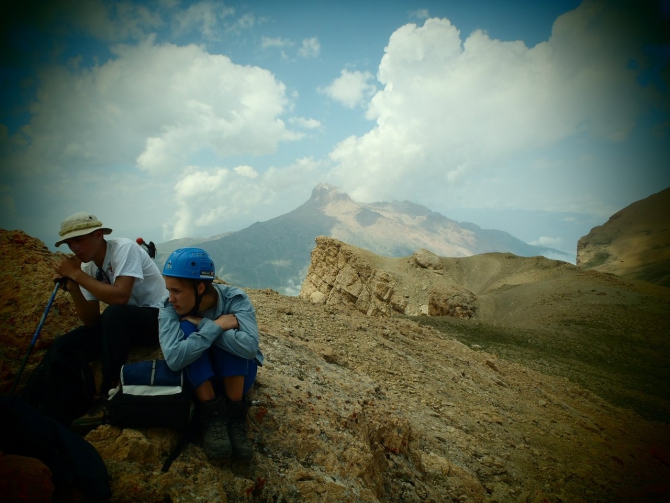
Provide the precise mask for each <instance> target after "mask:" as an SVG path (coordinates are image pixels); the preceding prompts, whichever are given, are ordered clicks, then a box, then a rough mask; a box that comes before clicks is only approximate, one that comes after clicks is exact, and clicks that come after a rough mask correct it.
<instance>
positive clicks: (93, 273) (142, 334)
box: [24, 213, 166, 426]
mask: <svg viewBox="0 0 670 503" xmlns="http://www.w3.org/2000/svg"><path fill="white" fill-rule="evenodd" d="M111 232H112V229H109V228H107V227H103V225H102V222H100V220H98V219H97V217H96V216H95V215H91V214H89V213H75V214H74V215H71V216H69V217H68V218H66V219H65V220H64V221H63V222H62V224H61V230H60V232H59V234H60V236H61V240H60V241H58V242H57V243H56V246H57V247H58V246H60V245H61V244H63V243H65V244H67V245H68V247H69V248H70V250H71V251H72V253H73V254H74V257H71V256H70V257H64V258H63V259H62V260H61V261H60V263H59V264H58V265H57V266H56V273H57V276H56V279H57V280H58V281H61V282H62V284H63V288H64V289H65V290H66V291H67V292H68V293H69V294H70V296H71V298H72V301H73V303H74V308H75V310H76V313H77V316H79V319H81V321H82V322H83V326H80V327H78V328H76V329H74V330H72V331H71V332H69V333H67V334H65V335H63V336H61V337H58V338H57V339H56V341H55V343H54V345H53V346H52V347H51V348H50V349H49V351H48V352H47V354H46V355H45V357H44V359H43V361H42V363H41V364H40V366H39V367H38V368H37V369H36V371H35V372H34V373H33V376H31V379H30V382H29V383H28V385H27V387H26V390H25V391H24V398H26V400H27V401H28V402H29V403H32V405H33V406H36V407H38V408H39V409H40V410H42V411H43V412H44V413H45V414H47V415H49V416H51V417H53V418H54V419H57V420H58V421H60V422H62V423H63V424H65V426H70V422H71V421H72V419H74V418H75V417H78V416H79V415H80V413H81V411H79V413H77V412H76V411H73V410H63V408H65V407H64V406H63V403H62V401H61V403H59V402H58V401H57V397H58V395H59V394H60V395H62V396H67V395H65V394H63V391H62V390H58V389H54V387H58V386H59V385H60V384H62V385H63V386H64V385H65V384H64V383H67V385H68V386H69V385H72V381H74V380H75V378H76V376H72V375H70V376H67V378H66V376H65V374H66V373H67V370H68V369H67V368H65V369H64V368H62V367H64V366H65V367H67V366H70V367H72V366H73V365H72V364H71V363H68V364H63V363H62V362H64V361H68V362H72V361H75V360H73V359H69V360H68V359H64V358H61V356H62V355H64V354H67V355H75V356H76V357H77V358H80V359H83V360H84V361H85V362H90V361H92V360H95V359H101V362H102V383H101V385H100V394H99V395H98V398H99V399H101V398H104V397H106V396H107V393H108V391H109V390H110V389H111V388H113V387H114V386H116V381H117V380H118V378H119V372H120V369H121V366H122V365H123V364H124V363H125V361H126V359H127V358H128V353H129V350H130V348H131V347H132V346H149V345H156V346H157V345H158V304H159V302H160V300H161V298H162V297H163V296H164V295H165V294H166V289H165V281H164V280H163V276H162V275H161V272H160V270H159V269H158V267H157V266H156V264H155V263H154V262H153V260H151V258H150V257H149V255H147V253H146V252H145V251H144V250H142V248H140V246H138V245H137V243H136V242H135V241H132V240H130V239H125V238H116V239H105V236H106V235H108V234H110V233H111ZM100 302H103V303H105V304H107V305H108V306H107V307H106V308H105V310H104V311H103V312H102V313H100ZM54 362H61V364H60V365H59V366H58V365H56V366H54ZM70 370H72V369H70ZM86 370H88V369H86ZM50 388H51V390H50V391H49V389H50ZM75 405H77V406H78V407H83V410H86V408H87V406H90V400H89V403H88V404H75ZM78 407H75V409H76V408H78ZM70 409H71V407H70ZM97 419H99V418H97Z"/></svg>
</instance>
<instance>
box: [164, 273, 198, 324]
mask: <svg viewBox="0 0 670 503" xmlns="http://www.w3.org/2000/svg"><path fill="white" fill-rule="evenodd" d="M164 278H165V286H166V287H167V290H168V293H169V294H170V296H169V297H168V301H169V302H170V304H172V307H174V310H175V311H177V314H179V315H180V316H184V315H187V314H188V313H190V312H191V309H193V308H194V307H195V291H194V290H193V285H192V284H191V282H190V281H187V280H184V279H180V278H173V277H171V276H165V277H164Z"/></svg>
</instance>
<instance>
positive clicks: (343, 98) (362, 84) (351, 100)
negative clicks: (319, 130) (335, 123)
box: [318, 69, 377, 108]
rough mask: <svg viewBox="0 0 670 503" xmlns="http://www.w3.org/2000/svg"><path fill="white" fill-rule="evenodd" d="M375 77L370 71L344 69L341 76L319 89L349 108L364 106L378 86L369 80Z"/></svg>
mask: <svg viewBox="0 0 670 503" xmlns="http://www.w3.org/2000/svg"><path fill="white" fill-rule="evenodd" d="M373 78H374V77H373V75H372V74H371V73H370V72H359V71H353V72H350V71H349V70H346V69H344V70H342V71H341V72H340V76H339V77H338V78H336V79H335V80H333V82H332V83H331V84H330V85H329V86H326V87H324V88H319V89H318V91H319V92H321V93H323V94H325V95H327V96H329V97H330V98H332V99H333V100H335V101H337V102H339V103H341V104H342V105H344V106H345V107H347V108H354V107H356V106H363V105H364V104H366V103H367V100H369V99H370V98H371V97H372V96H373V95H374V93H375V92H376V91H377V88H376V87H375V85H374V84H370V83H369V81H370V80H372V79H373Z"/></svg>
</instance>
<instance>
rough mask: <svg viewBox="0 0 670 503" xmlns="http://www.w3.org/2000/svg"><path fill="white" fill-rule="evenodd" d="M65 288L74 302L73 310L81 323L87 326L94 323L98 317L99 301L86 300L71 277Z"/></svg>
mask: <svg viewBox="0 0 670 503" xmlns="http://www.w3.org/2000/svg"><path fill="white" fill-rule="evenodd" d="M65 289H66V290H67V292H68V293H69V294H70V297H71V298H72V302H73V303H74V310H75V312H76V313H77V316H78V317H79V319H80V320H81V321H82V323H83V324H84V325H87V326H91V325H95V324H96V323H97V322H98V320H99V319H100V302H98V301H97V300H86V298H85V297H84V294H83V293H81V289H80V288H79V285H78V284H77V283H75V282H74V281H72V280H71V279H68V280H67V283H66V286H65Z"/></svg>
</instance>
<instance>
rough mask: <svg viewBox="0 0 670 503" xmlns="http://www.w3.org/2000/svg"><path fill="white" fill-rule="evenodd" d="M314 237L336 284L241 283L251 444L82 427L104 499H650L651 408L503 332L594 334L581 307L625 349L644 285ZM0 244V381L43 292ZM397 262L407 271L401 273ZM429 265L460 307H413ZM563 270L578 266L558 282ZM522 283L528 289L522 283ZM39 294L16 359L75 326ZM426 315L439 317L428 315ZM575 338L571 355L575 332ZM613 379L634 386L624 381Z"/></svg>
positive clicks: (7, 241) (29, 256)
mask: <svg viewBox="0 0 670 503" xmlns="http://www.w3.org/2000/svg"><path fill="white" fill-rule="evenodd" d="M332 241H333V242H328V243H327V245H328V246H327V247H326V248H325V249H323V250H322V251H323V252H324V253H330V254H331V255H332V258H333V262H334V263H335V264H339V265H341V266H342V267H339V266H338V271H339V272H338V271H334V270H332V271H331V272H333V273H334V274H335V275H334V277H332V278H331V287H333V288H331V290H335V291H339V293H338V294H337V295H335V294H333V295H330V294H323V297H321V298H319V296H318V295H314V296H313V297H314V299H313V300H317V301H318V302H319V303H313V302H310V300H308V299H307V298H297V297H286V296H282V295H279V294H277V293H276V292H273V291H270V290H249V292H248V293H249V294H250V297H251V299H252V301H253V303H254V305H255V306H256V309H257V315H258V321H259V327H260V330H261V332H262V334H261V347H262V350H263V352H264V354H265V355H266V364H265V365H264V367H263V368H262V369H260V371H259V375H258V381H257V385H256V386H255V387H254V389H253V390H252V396H251V398H252V400H253V406H252V407H251V409H250V413H249V419H250V436H251V438H252V439H253V440H254V444H255V446H256V455H255V458H254V460H253V461H252V462H251V463H250V464H248V465H239V464H238V463H232V464H231V463H223V464H213V463H210V462H209V461H208V460H207V458H206V456H205V455H204V453H203V452H202V450H201V448H200V447H198V446H197V445H189V446H187V448H186V449H185V450H184V451H183V453H182V454H181V456H180V457H179V458H178V459H177V461H175V463H174V464H173V466H172V468H171V469H170V471H169V472H168V473H162V472H161V471H160V466H161V464H162V461H163V460H164V458H165V456H166V455H167V452H169V450H170V448H171V446H172V445H174V443H175V442H176V434H175V433H174V432H170V431H166V430H159V429H150V430H142V431H140V430H131V429H126V430H120V429H118V428H114V427H111V426H101V427H99V428H97V429H96V430H93V431H92V432H90V433H89V434H88V435H87V437H86V438H87V440H89V441H90V442H91V443H92V444H93V445H94V446H95V447H96V449H98V451H99V452H100V454H101V456H102V457H103V459H104V460H105V463H106V464H107V467H108V470H109V472H110V474H111V476H112V489H113V492H114V495H113V497H112V501H172V502H178V501H184V502H186V501H275V502H276V501H351V502H357V501H398V502H400V501H407V502H409V501H435V502H442V501H460V502H479V501H481V502H489V501H498V502H508V501H509V502H551V503H558V502H560V501H563V502H606V501H607V502H612V501H621V502H628V501H650V502H651V501H667V499H668V496H669V494H670V493H669V492H668V491H669V487H668V484H667V481H668V480H670V455H669V454H668V450H669V446H670V430H669V428H668V425H667V424H665V423H661V422H654V421H649V420H646V419H643V418H642V417H641V416H640V415H639V414H638V413H636V412H634V411H633V410H627V409H622V408H618V407H616V406H614V405H612V400H610V401H609V402H608V401H605V400H604V399H603V398H601V397H599V396H598V395H597V394H596V393H594V392H593V391H590V390H589V387H588V386H585V385H584V384H580V383H578V382H577V380H576V379H574V378H573V377H571V376H569V375H565V374H566V372H563V371H562V370H561V369H562V368H563V364H564V362H565V361H568V360H569V358H568V357H569V355H565V356H564V358H563V359H557V360H556V361H551V365H552V367H551V368H548V370H549V371H546V372H541V371H538V369H542V368H543V367H542V366H540V365H535V366H534V367H535V368H533V367H532V366H529V365H524V364H522V363H519V362H517V361H514V358H513V356H514V354H513V353H514V351H513V349H512V348H513V343H514V339H513V337H512V335H510V334H517V333H518V331H519V330H521V331H522V333H524V337H525V336H528V337H529V338H532V337H534V336H537V337H538V338H540V339H542V340H538V341H537V343H536V344H535V346H537V347H539V348H540V349H542V348H543V347H546V346H551V344H552V343H551V341H549V340H545V337H550V338H553V339H556V338H561V337H566V338H568V339H570V338H571V337H572V338H573V339H574V340H578V339H579V338H580V337H582V338H583V339H588V338H591V337H593V336H594V334H598V333H600V332H599V331H600V330H603V329H602V328H589V327H586V328H588V330H587V331H582V330H581V327H583V326H584V325H583V323H582V322H584V320H591V321H590V323H592V324H594V325H597V326H598V327H600V326H601V324H606V325H607V326H609V327H611V330H609V333H612V334H619V335H616V337H614V340H615V342H616V345H617V346H620V347H627V348H628V352H629V353H635V354H636V355H637V356H636V358H638V359H639V360H643V359H644V358H645V357H647V356H649V355H650V354H651V353H652V352H653V348H654V347H657V346H654V345H655V344H662V341H661V340H660V339H661V336H660V335H659V336H658V337H657V338H656V339H655V338H654V337H655V334H654V332H655V331H654V330H649V329H650V328H658V327H659V326H660V327H661V329H663V330H664V328H663V327H666V326H667V322H668V306H669V305H670V304H669V303H668V298H667V297H666V296H664V292H663V291H662V290H654V289H651V290H650V289H648V288H647V287H646V285H642V284H633V283H627V282H626V283H625V284H624V285H623V286H622V285H621V284H619V281H620V280H618V279H617V278H613V277H608V276H602V275H597V276H593V277H591V276H589V275H585V274H584V273H583V272H580V271H573V272H574V273H575V275H577V274H582V275H583V276H580V277H575V278H573V279H572V280H570V279H569V277H568V276H565V277H564V276H563V272H562V271H563V270H565V271H568V270H569V269H568V268H567V265H563V264H562V263H553V261H547V262H544V260H545V259H538V264H536V265H533V264H532V263H524V264H525V265H523V266H521V267H517V268H516V269H515V268H510V269H509V270H506V269H505V268H504V267H503V266H501V265H500V264H501V263H502V264H506V263H507V262H509V263H512V262H515V261H516V260H517V259H514V258H503V259H502V260H499V257H498V258H496V259H495V260H494V259H491V260H489V259H485V260H484V261H483V262H482V263H478V264H477V267H476V268H475V269H476V270H477V271H479V272H481V274H480V275H479V276H477V277H479V278H480V279H479V280H476V281H475V279H476V278H475V276H472V279H467V278H470V277H471V276H468V274H466V273H467V271H468V270H469V268H468V266H469V265H471V264H468V263H467V262H459V264H460V265H459V266H458V267H456V266H452V267H446V266H447V265H449V262H448V261H447V262H444V259H440V260H439V261H438V262H439V263H434V265H433V268H430V266H427V267H423V266H417V264H416V262H417V261H416V260H415V259H412V258H406V259H395V260H399V261H402V260H404V264H403V263H401V262H398V263H396V264H394V265H393V266H392V267H391V268H388V269H387V270H383V269H382V268H381V266H382V265H383V264H382V263H381V262H379V261H377V260H378V259H377V258H375V257H374V256H367V255H365V254H358V253H357V252H356V250H345V252H351V253H350V254H349V255H347V253H342V249H343V245H341V244H340V245H339V248H337V247H338V245H337V242H334V240H332ZM332 246H335V248H332ZM0 247H1V248H2V249H1V250H0V251H2V253H3V255H2V256H3V257H9V260H4V261H3V265H2V281H1V282H0V284H1V286H0V288H2V290H1V294H0V301H1V302H2V304H0V317H1V320H2V326H3V331H2V333H0V351H1V353H0V355H1V356H2V358H3V364H2V365H3V367H2V369H3V373H2V374H1V375H0V381H1V385H2V387H3V390H8V388H9V387H10V386H11V382H12V380H13V377H14V373H15V372H16V370H17V367H18V360H19V359H20V357H21V356H22V355H23V353H24V352H25V348H26V347H27V343H28V341H29V339H30V336H31V335H32V332H33V331H34V327H35V326H36V324H37V322H38V321H39V317H40V316H41V314H42V311H43V308H44V306H45V305H46V301H47V299H48V297H49V294H50V293H51V291H52V284H51V283H50V274H49V267H48V264H49V261H51V260H53V256H52V255H51V254H50V253H49V252H48V250H46V248H44V247H43V246H42V245H41V243H39V242H37V241H35V240H33V239H32V238H30V237H29V236H26V235H24V234H22V233H0ZM336 248H337V249H336ZM347 256H348V257H349V259H347ZM352 257H353V262H352V260H351V258H352ZM429 258H430V257H429ZM459 260H466V259H459ZM519 260H520V259H519ZM528 260H533V259H528ZM412 261H413V262H414V264H413V265H412V263H411V262H412ZM487 261H488V262H487ZM354 262H355V263H357V264H358V266H360V267H358V266H357V268H354V267H353V265H352V263H354ZM314 263H315V260H314V256H313V264H314ZM442 263H443V264H444V265H445V267H438V266H439V264H442ZM487 264H488V265H487ZM496 264H498V265H496ZM452 265H453V264H452ZM347 267H349V268H351V269H352V270H354V271H357V272H356V277H359V278H365V277H366V274H367V275H368V276H367V278H368V279H369V278H373V282H372V283H369V282H363V283H361V285H359V287H360V288H358V287H356V286H355V281H352V282H349V284H348V285H346V283H347V282H346V281H342V282H339V280H338V279H337V278H338V275H340V280H343V279H344V275H342V271H343V270H348V269H347ZM366 267H367V268H366ZM459 267H460V269H459ZM487 267H489V270H488V272H487V269H486V268H487ZM570 267H572V266H570ZM521 270H523V271H525V272H521ZM402 271H406V272H407V277H408V278H410V277H411V278H414V279H412V280H411V281H410V280H405V279H403V277H404V276H403V274H404V273H403V274H401V272H402ZM459 271H460V272H459ZM514 271H516V272H514ZM410 272H411V273H412V274H410ZM570 274H572V273H570ZM593 274H597V273H593ZM459 275H461V276H459ZM553 275H556V277H554V276H553ZM486 276H488V277H489V279H488V280H484V278H485V277H486ZM437 277H442V278H444V277H450V278H451V284H455V285H457V286H458V287H459V288H464V289H467V290H469V291H470V292H473V293H474V294H475V296H476V299H475V300H474V301H473V302H475V303H476V309H475V313H476V314H475V316H474V317H473V318H470V319H467V318H462V319H453V318H450V319H449V321H445V319H441V320H439V319H438V318H436V317H428V316H421V312H422V311H421V310H422V306H427V305H428V304H429V292H430V291H431V290H432V287H433V286H435V285H431V284H429V283H426V282H425V281H424V280H425V279H426V278H430V279H431V281H433V280H434V279H435V278H437ZM515 277H516V278H527V280H526V281H525V282H524V281H521V280H520V279H518V280H517V281H516V282H514V281H512V278H515ZM531 277H535V278H536V280H534V281H530V280H529V279H528V278H531ZM321 278H322V279H324V278H325V276H323V277H321ZM351 278H353V276H351V277H350V279H351ZM375 278H376V279H375ZM579 278H581V280H583V281H584V283H580V282H579V281H578V282H577V283H575V284H574V285H573V286H572V287H570V281H577V280H578V279H579ZM594 278H595V279H594ZM456 280H458V281H456ZM581 280H580V281H581ZM592 280H593V281H592ZM375 281H376V282H375ZM403 281H407V282H406V283H404V282H403ZM501 282H502V283H501ZM561 282H564V283H565V284H563V286H562V287H561V284H562V283H561ZM610 283H611V284H610ZM531 284H535V286H528V285H531ZM542 284H544V285H543V286H542ZM337 285H339V286H338V287H337V288H335V286H337ZM343 285H344V286H345V287H347V288H349V289H350V290H351V291H355V290H358V295H357V296H356V295H353V294H352V293H351V292H348V293H347V288H339V287H340V286H343ZM371 285H373V286H374V285H376V287H379V288H380V289H378V290H375V289H374V288H372V289H371ZM478 285H479V286H478ZM505 285H507V286H505ZM575 285H576V286H575ZM626 285H629V286H626ZM384 286H385V288H382V287H384ZM587 286H588V287H589V288H588V289H587ZM424 287H425V288H424ZM405 288H407V290H405ZM524 288H528V289H529V292H527V293H525V294H523V295H522V293H523V291H524V290H523V289H524ZM561 288H563V290H561ZM657 288H658V287H657ZM576 290H579V291H581V292H582V293H581V294H579V295H577V294H576ZM665 290H667V289H665ZM314 291H315V290H313V291H312V293H314ZM365 291H367V292H368V293H369V295H368V297H367V300H365V295H361V292H365ZM370 292H372V293H370ZM375 292H377V293H381V294H382V295H381V296H376V294H375ZM496 292H497V293H496ZM599 292H604V294H599ZM617 292H619V293H617ZM394 294H395V295H394ZM310 295H311V294H310ZM310 295H308V297H309V296H310ZM417 295H418V296H419V297H420V298H419V297H416V296H417ZM666 295H667V294H666ZM384 297H386V300H384ZM361 298H364V300H363V301H360V302H359V299H361ZM392 298H393V299H395V300H394V303H395V305H396V306H402V305H403V304H404V308H403V309H404V313H405V314H403V315H401V314H400V313H399V312H398V311H397V310H395V308H393V307H389V306H391V304H390V299H392ZM522 298H525V299H529V298H531V299H533V302H530V303H529V302H521V300H520V299H522ZM329 299H330V300H331V302H328V301H329ZM336 299H339V300H337V301H336ZM375 299H376V300H375ZM543 301H544V302H543ZM366 302H367V304H366ZM517 302H520V304H518V306H519V308H518V309H516V308H515V307H514V306H517V304H516V303H517ZM55 305H56V307H57V308H58V309H57V311H54V312H53V313H51V314H50V315H49V318H48V321H47V323H46V325H45V329H44V332H43V335H42V338H41V342H40V347H39V348H38V349H37V350H36V352H35V355H34V357H33V358H32V359H31V362H30V366H34V365H35V364H36V363H37V361H38V360H39V357H40V354H41V353H42V348H44V347H46V346H48V345H49V344H50V342H51V341H52V340H53V337H54V336H55V335H56V334H57V333H60V332H62V331H64V330H65V329H67V328H68V326H75V325H76V320H75V319H74V318H73V317H72V311H71V306H70V305H69V301H68V298H67V295H66V294H60V293H59V294H58V296H57V301H56V304H55ZM533 305H535V307H534V308H533V307H532V306H533ZM371 306H372V307H374V306H377V307H376V308H375V309H376V311H375V309H373V311H375V313H374V315H372V316H371V315H368V314H366V312H368V311H369V310H370V307H371ZM408 306H410V308H409V309H408ZM495 306H498V308H496V307H495ZM580 306H581V307H580ZM621 306H629V307H621ZM426 309H427V307H426ZM362 311H365V312H362ZM631 311H632V312H636V313H638V317H637V318H638V320H640V321H639V325H640V326H639V327H638V329H637V331H636V332H635V339H634V342H633V343H631V341H628V340H627V339H625V332H626V331H627V330H628V328H629V327H630V325H629V323H632V320H633V319H634V318H635V317H633V316H630V319H629V318H627V317H623V318H619V317H618V316H619V314H621V313H622V312H625V313H626V316H629V315H628V313H629V312H631ZM486 313H489V314H486ZM492 313H497V314H492ZM12 320H13V321H12ZM436 320H438V321H445V323H444V324H440V323H437V325H436V326H432V325H431V324H430V323H429V322H430V321H432V322H435V321H436ZM580 323H582V324H580ZM663 323H665V324H666V325H663ZM659 324H660V325H659ZM473 327H474V328H473ZM545 329H546V330H548V331H545ZM524 331H525V332H524ZM619 332H621V333H619ZM499 333H500V334H503V336H505V334H508V335H507V336H505V337H507V338H506V339H505V343H506V344H507V346H505V347H508V349H507V350H506V351H507V353H505V352H504V351H498V350H497V349H496V347H495V346H494V345H493V343H491V346H490V347H489V343H488V342H486V341H493V340H494V339H495V338H496V336H497V335H498V334H499ZM665 333H666V334H667V333H668V332H667V331H666V332H665ZM476 334H479V335H476ZM580 334H582V335H580ZM477 337H479V339H477ZM610 338H611V337H610ZM459 339H460V340H459ZM657 339H658V340H657ZM461 341H464V342H466V344H464V343H463V342H461ZM603 341H605V342H603ZM606 341H607V336H606V335H605V334H604V333H603V335H602V336H601V338H600V339H598V338H596V339H595V342H593V343H592V344H591V347H593V348H594V351H595V352H596V354H597V355H600V354H601V353H602V355H604V356H603V358H607V357H609V353H607V349H606V348H607V344H606ZM568 346H569V345H568ZM501 347H502V346H501ZM533 347H534V346H533V344H530V343H527V344H526V347H525V348H523V347H522V353H524V354H525V355H532V351H529V349H528V348H530V349H533ZM561 347H562V346H561ZM576 347H577V350H576V354H575V355H574V358H573V359H578V358H580V357H581V356H582V355H583V354H584V352H585V351H586V349H584V348H587V347H589V344H588V343H587V342H584V341H582V344H581V346H580V345H577V346H576ZM580 348H582V349H580ZM620 351H621V352H623V351H624V349H617V354H619V352H620ZM137 356H138V355H136V357H137ZM142 356H143V357H147V356H148V355H142ZM528 357H529V358H530V359H532V358H531V357H530V356H528ZM659 358H660V357H659ZM659 361H660V360H659ZM587 363H588V362H587ZM613 366H616V365H613ZM610 367H612V366H610ZM567 368H578V367H571V366H570V365H568V366H567ZM585 368H591V367H590V366H588V365H587V366H586V367H585ZM665 368H666V369H667V363H666V367H665ZM609 372H612V373H615V372H614V370H611V369H610V370H609ZM567 373H568V374H569V372H567ZM631 375H633V374H631ZM660 375H661V376H662V375H664V374H662V373H661V374H660ZM627 385H628V389H629V390H632V391H634V392H635V393H637V394H638V395H645V396H646V394H649V391H648V390H647V393H645V390H641V389H636V385H635V383H634V382H633V383H631V382H628V383H627ZM652 391H653V393H656V390H655V389H653V390H652ZM601 394H602V393H601ZM664 400H665V399H664V398H663V397H662V396H657V395H653V396H652V398H651V399H650V401H651V402H654V403H655V404H656V405H657V406H658V407H659V408H660V409H659V410H664V407H666V406H667V404H666V402H665V401H664Z"/></svg>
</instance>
